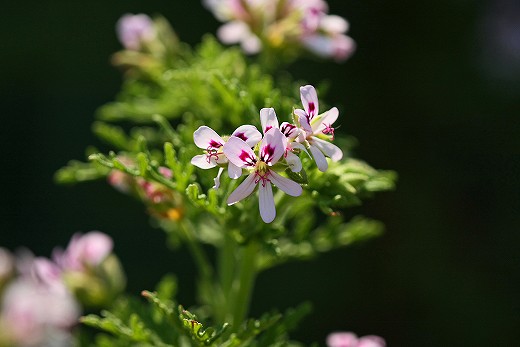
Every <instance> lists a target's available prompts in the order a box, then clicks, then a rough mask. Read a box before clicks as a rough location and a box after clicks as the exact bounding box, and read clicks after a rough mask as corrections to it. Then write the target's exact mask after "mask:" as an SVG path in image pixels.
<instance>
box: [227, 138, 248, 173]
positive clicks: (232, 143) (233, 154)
mask: <svg viewBox="0 0 520 347" xmlns="http://www.w3.org/2000/svg"><path fill="white" fill-rule="evenodd" d="M223 150H224V154H225V155H226V157H227V158H228V160H229V161H230V162H232V163H233V164H235V165H236V166H238V167H242V168H243V167H251V166H254V165H255V164H256V155H255V153H254V152H253V150H252V149H251V147H249V145H248V144H247V143H246V142H245V141H244V140H242V139H239V138H238V137H230V138H229V140H228V141H227V142H226V143H225V144H224V149H223Z"/></svg>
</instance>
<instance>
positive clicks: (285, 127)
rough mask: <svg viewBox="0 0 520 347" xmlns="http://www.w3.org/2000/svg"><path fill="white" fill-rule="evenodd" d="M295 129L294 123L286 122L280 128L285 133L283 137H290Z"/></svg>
mask: <svg viewBox="0 0 520 347" xmlns="http://www.w3.org/2000/svg"><path fill="white" fill-rule="evenodd" d="M295 129H296V125H293V124H289V123H286V124H284V125H283V126H282V127H281V128H280V131H281V132H282V134H284V135H285V137H290V136H291V135H292V133H293V131H294V130H295Z"/></svg>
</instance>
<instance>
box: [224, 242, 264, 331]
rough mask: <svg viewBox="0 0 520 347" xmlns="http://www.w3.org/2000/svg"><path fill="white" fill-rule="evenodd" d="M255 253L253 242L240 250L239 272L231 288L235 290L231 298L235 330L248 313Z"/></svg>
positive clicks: (254, 269)
mask: <svg viewBox="0 0 520 347" xmlns="http://www.w3.org/2000/svg"><path fill="white" fill-rule="evenodd" d="M257 252H258V243H257V242H255V241H254V240H251V241H250V242H249V243H248V244H247V245H245V246H244V247H243V248H242V250H241V259H240V272H239V275H238V278H237V280H236V282H235V283H234V286H233V289H235V291H234V292H235V295H233V297H232V298H231V300H233V305H232V307H233V312H232V313H233V320H232V325H233V328H234V329H235V330H236V329H238V327H239V326H240V324H241V323H242V322H243V321H244V320H245V319H246V317H247V314H248V311H249V305H250V301H251V296H252V294H253V287H254V283H255V279H256V275H257V266H256V259H257V256H258V254H257Z"/></svg>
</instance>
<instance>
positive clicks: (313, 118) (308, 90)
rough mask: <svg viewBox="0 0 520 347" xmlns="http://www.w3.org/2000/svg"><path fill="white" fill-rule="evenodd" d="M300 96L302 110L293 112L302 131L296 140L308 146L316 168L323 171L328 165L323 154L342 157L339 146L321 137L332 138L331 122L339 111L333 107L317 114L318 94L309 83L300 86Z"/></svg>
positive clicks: (334, 158)
mask: <svg viewBox="0 0 520 347" xmlns="http://www.w3.org/2000/svg"><path fill="white" fill-rule="evenodd" d="M300 97H301V101H302V105H303V108H304V110H302V109H296V110H294V113H295V114H296V115H297V116H298V120H299V122H300V126H301V128H302V129H303V132H302V133H301V134H300V136H299V137H298V139H297V141H299V142H303V143H305V144H306V145H307V146H308V148H309V150H310V151H311V154H312V156H313V158H314V161H315V162H316V165H317V166H318V169H319V170H320V171H322V172H324V171H326V170H327V168H328V166H329V165H328V163H327V159H325V156H327V157H329V158H330V159H332V160H333V161H339V160H341V158H342V157H343V152H342V151H341V149H339V147H337V146H336V145H333V144H332V143H330V142H329V141H326V140H323V139H322V138H327V139H330V140H333V139H334V128H333V127H332V124H333V123H334V122H335V121H336V119H338V115H339V111H338V109H337V108H336V107H333V108H331V109H330V110H328V111H327V112H324V113H323V114H319V104H318V96H317V94H316V89H314V87H313V86H311V85H306V86H303V87H300Z"/></svg>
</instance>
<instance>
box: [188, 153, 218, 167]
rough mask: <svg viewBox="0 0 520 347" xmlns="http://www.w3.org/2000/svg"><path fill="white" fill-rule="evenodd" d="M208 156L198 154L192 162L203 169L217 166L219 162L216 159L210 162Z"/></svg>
mask: <svg viewBox="0 0 520 347" xmlns="http://www.w3.org/2000/svg"><path fill="white" fill-rule="evenodd" d="M207 158H208V156H207V155H205V154H200V155H196V156H194V157H193V158H191V163H192V164H193V165H195V166H196V167H198V168H201V169H211V168H212V167H215V166H217V163H216V162H215V160H214V159H212V160H210V161H209V162H208V159H207Z"/></svg>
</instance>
